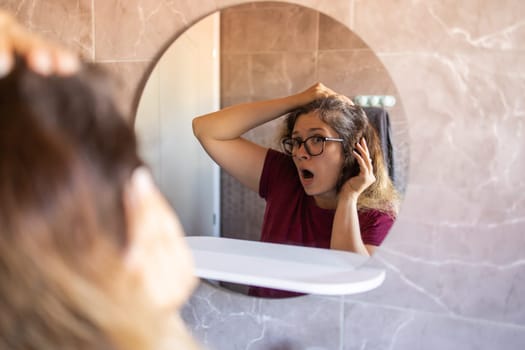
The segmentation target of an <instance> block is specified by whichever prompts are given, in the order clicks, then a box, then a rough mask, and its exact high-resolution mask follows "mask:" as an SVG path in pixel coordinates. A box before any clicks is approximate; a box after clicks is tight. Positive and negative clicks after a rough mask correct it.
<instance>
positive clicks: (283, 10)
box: [221, 6, 318, 53]
mask: <svg viewBox="0 0 525 350" xmlns="http://www.w3.org/2000/svg"><path fill="white" fill-rule="evenodd" d="M317 30H318V13H317V12H316V11H312V10H310V9H307V8H304V7H299V6H286V7H277V8H276V7H271V8H267V7H263V8H245V7H243V8H242V9H237V8H233V9H229V10H227V11H223V12H222V13H221V51H223V52H225V53H247V52H274V51H284V50H286V51H311V50H314V49H315V47H316V43H317V40H316V39H317Z"/></svg>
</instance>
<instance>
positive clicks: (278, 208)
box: [249, 149, 394, 298]
mask: <svg viewBox="0 0 525 350" xmlns="http://www.w3.org/2000/svg"><path fill="white" fill-rule="evenodd" d="M259 195H260V196H261V197H262V198H264V199H266V211H265V213H264V223H263V227H262V233H261V241H263V242H272V243H285V244H293V245H301V246H309V247H317V248H330V238H331V235H332V225H333V221H334V215H335V210H333V209H322V208H319V207H318V206H317V205H316V204H315V200H314V198H313V197H311V196H309V195H307V194H306V192H304V189H303V186H302V184H301V182H300V180H299V175H298V173H297V169H296V167H295V164H294V163H293V160H292V158H291V157H289V156H287V155H285V154H284V153H281V152H277V151H275V150H272V149H269V150H268V153H267V154H266V159H265V162H264V167H263V171H262V174H261V182H260V184H259ZM357 214H358V217H359V227H360V229H361V237H362V239H363V242H364V243H365V244H371V245H376V246H378V245H380V244H381V242H383V240H384V238H385V237H386V235H387V233H388V231H389V230H390V228H391V227H392V224H393V223H394V219H393V218H392V217H391V216H390V215H388V214H386V213H383V212H381V211H378V210H374V209H367V210H360V211H358V213H357ZM249 294H250V295H253V296H259V297H267V298H268V297H269V298H283V297H290V296H297V295H301V294H299V293H293V292H286V291H281V290H276V289H269V288H261V287H251V288H250V291H249Z"/></svg>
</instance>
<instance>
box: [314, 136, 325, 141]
mask: <svg viewBox="0 0 525 350" xmlns="http://www.w3.org/2000/svg"><path fill="white" fill-rule="evenodd" d="M323 140H324V137H322V136H314V137H312V141H313V142H314V143H320V142H323Z"/></svg>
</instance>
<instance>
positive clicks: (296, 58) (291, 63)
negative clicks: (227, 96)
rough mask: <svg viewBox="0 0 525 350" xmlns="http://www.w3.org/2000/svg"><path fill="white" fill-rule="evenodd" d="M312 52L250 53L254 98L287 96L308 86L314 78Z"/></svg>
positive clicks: (314, 60)
mask: <svg viewBox="0 0 525 350" xmlns="http://www.w3.org/2000/svg"><path fill="white" fill-rule="evenodd" d="M315 56H316V55H315V53H314V52H305V53H295V52H282V53H276V54H273V53H265V54H253V55H252V70H251V74H252V77H251V81H252V82H253V96H254V100H263V99H268V98H276V97H282V96H287V95H290V94H293V93H296V92H299V91H302V90H304V89H306V88H308V87H309V86H311V85H312V84H313V83H314V82H315V80H314V77H315V71H316V59H315Z"/></svg>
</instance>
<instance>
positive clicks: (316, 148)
mask: <svg viewBox="0 0 525 350" xmlns="http://www.w3.org/2000/svg"><path fill="white" fill-rule="evenodd" d="M326 141H335V142H344V140H343V139H337V138H333V137H324V136H319V135H314V136H310V137H307V138H306V139H305V140H304V141H303V140H301V139H300V138H298V137H296V138H293V137H287V138H285V139H283V140H282V141H281V145H282V147H283V151H284V153H286V154H288V155H289V156H293V155H294V154H295V152H297V150H298V149H299V148H301V145H302V144H304V149H305V150H306V153H308V154H309V155H310V156H312V157H314V156H318V155H320V154H321V153H323V151H324V144H325V143H326Z"/></svg>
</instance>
